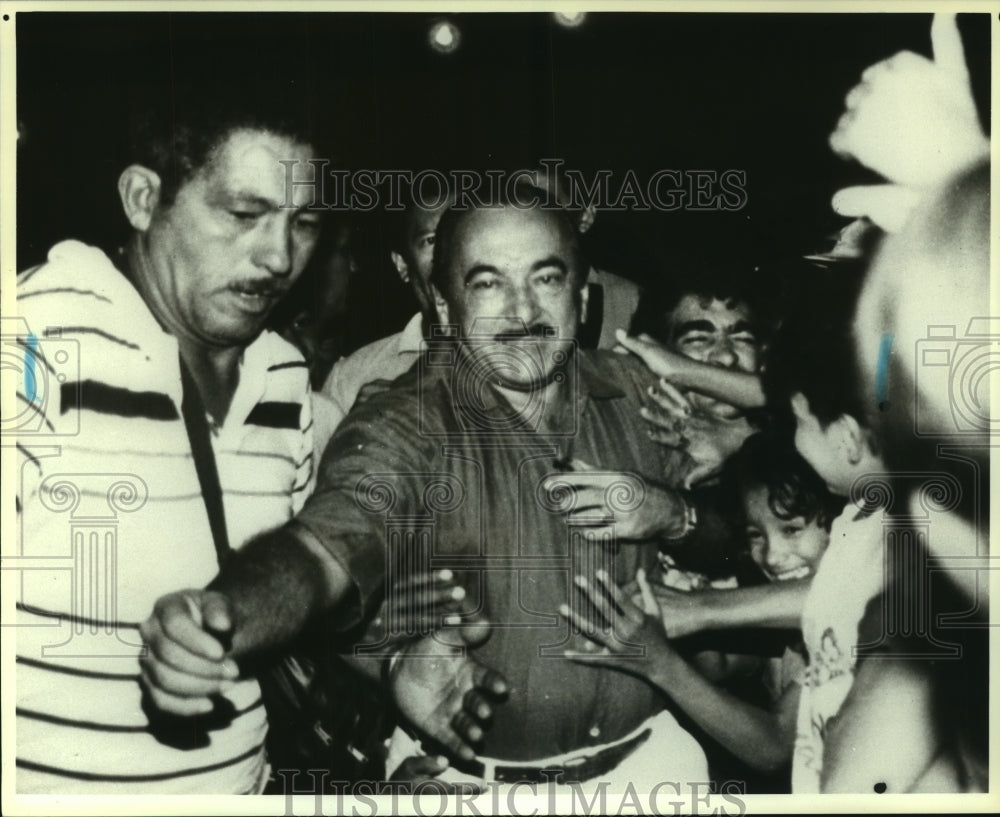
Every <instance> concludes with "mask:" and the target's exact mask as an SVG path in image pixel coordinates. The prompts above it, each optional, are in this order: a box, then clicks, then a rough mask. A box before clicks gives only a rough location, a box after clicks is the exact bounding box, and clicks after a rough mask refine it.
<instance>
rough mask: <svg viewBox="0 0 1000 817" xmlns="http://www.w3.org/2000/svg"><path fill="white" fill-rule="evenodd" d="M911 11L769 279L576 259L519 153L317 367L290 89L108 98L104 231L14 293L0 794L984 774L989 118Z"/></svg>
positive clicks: (318, 308)
mask: <svg viewBox="0 0 1000 817" xmlns="http://www.w3.org/2000/svg"><path fill="white" fill-rule="evenodd" d="M932 35H933V43H934V49H935V50H934V58H933V59H928V58H925V57H919V56H917V55H915V54H911V53H903V54H898V55H896V56H895V57H892V58H890V59H888V60H886V61H884V62H882V63H879V64H877V65H874V66H872V67H871V68H870V69H868V71H866V72H865V74H864V76H863V77H862V80H861V82H860V83H859V84H858V86H857V87H856V88H854V89H853V90H852V91H851V92H850V94H849V95H848V97H847V100H846V110H845V113H844V115H843V117H842V118H841V120H840V121H839V122H838V123H837V126H836V129H835V131H834V132H833V133H832V134H831V137H830V145H831V147H832V148H833V149H834V150H835V151H837V152H838V153H839V154H841V155H842V156H844V157H845V159H849V160H853V161H857V162H859V163H861V164H862V165H864V166H866V167H868V168H869V169H871V170H873V171H875V172H877V173H879V174H881V175H882V176H884V177H885V180H886V183H885V184H884V185H881V186H879V187H874V188H872V187H869V188H853V189H849V190H845V191H841V192H840V193H838V194H837V196H836V198H835V200H834V207H835V209H836V210H837V212H839V213H841V214H842V215H844V216H845V217H849V218H850V219H853V220H852V221H851V222H850V224H849V225H848V226H847V227H845V229H844V231H843V233H842V234H841V239H842V240H841V241H840V242H839V243H838V245H837V246H836V247H835V248H833V250H831V251H829V252H818V254H817V255H816V256H813V257H811V260H804V259H803V260H802V261H801V263H800V264H799V265H798V266H797V267H795V270H794V272H795V274H794V275H792V276H790V277H787V276H786V278H787V280H786V284H787V286H786V287H785V290H786V291H785V292H784V293H783V295H782V297H781V298H780V299H777V298H775V297H773V295H774V292H773V290H768V289H767V288H765V287H762V286H761V284H760V280H761V278H760V276H761V273H762V271H761V270H759V269H756V270H755V267H757V266H759V265H758V264H757V260H756V259H754V258H743V259H737V260H731V259H730V260H729V261H726V262H722V261H718V260H714V259H713V260H710V261H709V260H706V261H705V262H703V263H701V264H697V265H692V267H691V268H686V269H678V270H671V271H669V274H666V273H665V274H664V276H663V281H662V283H661V284H659V285H654V286H647V287H645V288H640V287H639V286H638V285H637V284H636V283H634V282H632V281H630V280H629V279H628V278H627V277H624V276H621V275H618V274H615V271H612V270H603V269H598V268H596V267H595V266H594V265H593V264H591V263H590V261H589V260H588V258H587V255H586V248H585V241H584V234H585V233H586V232H587V230H588V228H589V226H590V224H591V223H592V222H593V219H594V218H595V213H594V212H593V211H592V210H590V209H584V210H580V209H574V208H573V207H572V206H570V205H568V204H566V203H565V196H563V195H561V191H559V190H558V189H556V188H557V187H558V185H557V182H556V181H555V180H554V179H552V178H551V177H549V176H547V175H546V173H545V172H544V171H543V170H539V171H538V172H537V173H536V174H535V175H534V177H533V178H526V179H523V180H521V182H520V183H519V184H518V185H516V186H515V187H514V192H515V193H517V194H520V193H535V194H538V195H536V196H535V199H536V204H535V206H530V207H524V206H522V205H521V204H520V202H521V201H523V199H522V198H521V197H520V195H515V196H511V195H507V193H509V192H510V191H507V193H505V192H497V193H496V195H494V196H493V197H492V198H490V199H489V200H488V201H486V202H482V203H480V204H479V205H476V206H468V205H467V202H464V201H463V200H461V197H460V196H459V195H458V193H457V192H456V191H452V195H451V196H450V197H448V198H447V200H446V201H443V202H441V205H440V206H439V207H437V208H427V207H422V206H420V205H419V203H418V202H417V201H416V198H415V197H413V198H411V200H410V201H409V204H408V206H407V207H406V209H405V211H404V212H403V213H401V214H396V215H395V216H394V217H393V218H392V219H391V224H392V225H393V229H392V230H389V231H387V234H388V235H390V236H391V238H390V239H389V240H388V241H387V247H386V255H387V256H388V257H389V259H391V263H392V265H393V267H394V268H395V270H396V271H397V272H398V274H399V276H400V278H401V280H402V281H403V282H404V283H405V284H406V285H407V286H408V287H409V289H410V290H411V291H412V295H413V299H414V303H415V307H416V312H415V313H414V314H413V316H412V318H411V319H410V320H409V321H408V322H407V323H406V324H405V326H402V327H400V328H399V331H397V332H396V333H395V334H392V335H390V336H388V337H385V338H383V339H381V340H378V341H376V342H374V343H372V344H369V345H367V346H364V347H363V348H361V349H357V350H354V351H351V352H350V353H349V354H342V353H343V352H344V351H346V350H344V349H343V348H342V344H339V343H338V342H337V340H336V338H337V331H338V330H337V323H338V321H339V320H341V319H342V318H343V315H344V295H343V293H344V292H345V291H346V289H347V288H348V287H350V285H351V281H352V280H353V279H355V278H356V276H357V275H359V274H362V273H359V271H358V269H357V266H356V265H355V264H354V263H353V261H352V259H351V256H350V236H351V230H350V229H349V228H348V227H346V226H344V222H338V223H337V225H336V226H334V225H325V224H323V223H322V222H323V221H324V218H323V217H321V215H320V214H319V213H318V212H317V211H316V210H315V209H313V208H311V207H310V206H309V186H308V183H307V182H308V181H309V179H310V178H311V174H312V167H311V165H310V164H309V159H310V158H313V157H314V145H313V144H312V143H311V141H310V135H309V132H308V128H307V127H306V125H304V124H303V122H304V121H305V120H308V116H307V115H306V114H307V113H308V112H301V111H300V112H297V114H298V115H297V116H296V112H294V111H292V112H289V111H287V110H284V109H283V108H282V106H280V105H275V106H273V107H274V108H275V109H274V110H272V106H271V105H270V104H264V103H261V102H260V101H259V100H256V101H254V102H253V104H249V105H248V104H244V103H245V101H244V100H242V99H241V97H240V95H239V94H232V95H231V96H230V97H228V98H219V97H217V96H208V97H207V98H205V96H206V95H205V94H204V93H202V94H200V95H198V96H197V97H192V98H191V99H185V98H183V96H180V97H179V98H178V99H177V100H175V102H176V105H175V107H174V109H173V110H171V111H169V117H165V116H161V117H160V118H159V119H157V118H156V117H153V118H149V119H144V120H141V121H140V122H139V123H138V124H139V127H138V128H137V131H136V139H135V153H134V155H133V156H132V157H130V160H129V162H128V163H127V165H126V166H125V167H124V170H123V171H122V172H121V175H120V177H119V179H118V191H119V194H120V199H121V203H122V207H123V211H124V214H125V217H126V219H127V221H128V223H129V225H130V227H131V237H130V240H129V241H128V243H127V244H126V245H125V246H123V247H122V248H120V249H119V250H118V251H116V252H108V253H105V252H104V251H102V250H99V249H97V248H94V247H90V246H87V245H85V244H82V243H80V242H77V241H66V242H63V243H61V244H58V245H56V246H55V247H53V248H52V250H51V251H50V253H49V255H48V259H47V260H46V261H45V263H43V264H41V265H40V266H37V267H35V268H33V269H30V270H27V271H24V272H23V273H21V274H20V275H19V276H18V282H17V288H18V289H17V298H18V300H17V303H18V310H19V313H20V317H21V318H22V319H23V320H24V324H23V325H24V327H25V333H26V334H25V337H24V338H22V339H20V342H21V343H22V345H23V346H24V348H25V353H26V354H27V355H30V356H32V357H33V359H34V360H35V361H36V363H37V369H38V372H39V376H40V377H41V378H43V379H44V378H48V379H47V380H45V382H46V383H49V384H51V386H49V387H47V388H45V389H44V390H42V391H43V393H39V387H37V386H36V384H35V383H34V381H33V382H32V384H31V385H30V386H29V385H28V384H27V383H26V382H22V383H21V384H20V386H19V392H18V398H19V400H20V401H21V403H22V405H23V409H24V411H25V412H28V413H29V414H30V415H31V416H32V417H33V418H34V419H35V420H36V421H37V422H36V425H37V427H38V429H39V430H40V433H39V434H38V435H37V436H32V437H29V436H25V437H24V438H23V439H21V440H20V441H19V442H18V445H17V448H18V451H19V456H20V457H21V462H20V467H19V473H20V474H21V483H20V486H19V492H18V512H19V514H20V525H21V531H22V537H23V540H24V541H23V543H22V550H23V552H25V553H28V554H30V555H31V556H32V557H33V558H39V559H45V558H48V559H51V560H53V562H52V564H53V565H55V567H53V568H45V567H44V566H43V568H42V569H38V570H32V571H26V572H25V574H24V576H23V579H22V583H21V592H20V595H19V598H18V603H17V620H16V624H17V625H18V627H17V677H16V684H17V746H16V754H17V761H16V763H17V782H16V788H17V791H18V792H19V793H62V794H98V793H101V794H103V793H115V794H118V793H156V794H180V793H210V794H234V793H248V794H249V793H256V794H261V793H281V792H283V791H284V790H285V789H284V787H285V786H287V785H288V784H289V780H290V779H291V778H290V777H289V775H288V774H287V773H288V772H289V771H292V772H296V771H297V772H311V774H310V775H298V776H297V777H295V783H294V786H295V790H296V791H303V790H304V789H305V788H306V787H308V786H309V785H310V781H311V783H312V784H314V785H317V786H321V787H322V786H329V785H330V783H329V781H330V780H335V781H341V782H345V781H346V783H348V784H350V783H351V782H353V781H357V780H368V781H376V782H379V781H381V782H386V783H388V782H390V781H397V782H401V783H404V784H406V785H415V784H418V783H422V782H425V781H432V780H433V781H436V785H440V786H441V787H444V788H445V789H446V790H449V791H452V790H456V789H457V788H458V787H462V786H471V787H476V786H483V785H484V784H486V783H488V782H490V781H498V782H501V783H513V782H518V781H527V782H534V783H545V782H549V781H555V783H554V784H555V785H556V786H557V787H560V788H561V789H567V790H568V789H569V788H570V787H575V788H576V790H579V791H584V792H586V791H592V790H594V789H595V787H598V786H602V785H603V786H610V787H611V789H613V790H614V789H618V788H621V787H623V786H625V785H627V784H630V785H632V786H633V787H634V788H635V789H637V790H640V791H648V790H651V789H653V788H655V787H656V786H657V785H659V784H662V783H663V782H664V781H667V782H673V783H676V784H679V785H687V784H690V783H701V782H707V781H734V780H735V781H742V784H743V787H744V788H743V790H744V791H745V793H750V794H754V793H781V792H791V793H813V792H835V791H839V792H855V793H871V792H884V791H887V792H892V793H898V792H912V791H923V792H981V791H986V790H988V788H989V780H988V774H987V771H988V759H989V758H988V754H987V739H988V713H989V702H988V680H989V679H988V669H987V664H988V660H987V659H988V652H987V644H986V633H987V629H986V625H987V624H988V621H989V607H988V599H987V597H986V594H985V581H984V579H983V577H984V576H985V575H986V574H985V570H984V568H985V566H986V563H985V561H984V559H985V557H986V556H988V535H989V532H988V529H987V520H988V508H989V491H988V485H987V480H988V472H989V458H988V451H989V448H988V446H987V445H986V436H987V435H988V434H989V433H990V432H991V431H992V430H993V428H994V425H995V421H993V420H992V419H990V418H991V415H990V413H989V404H988V377H987V374H986V373H987V372H988V365H987V364H985V363H983V362H982V354H983V349H984V348H986V347H988V344H989V343H990V342H991V341H990V339H989V337H990V335H989V332H988V331H986V332H984V331H983V330H981V329H975V328H972V326H971V325H970V321H973V322H974V319H975V320H979V319H981V317H982V316H983V314H984V312H985V311H986V307H984V299H985V297H986V294H987V293H988V291H989V249H990V243H989V235H990V234H989V200H990V199H989V197H990V165H989V138H988V136H987V135H986V134H985V132H984V129H983V127H982V125H981V124H980V121H979V117H978V114H977V112H976V108H975V105H974V104H973V102H972V99H971V94H970V91H969V86H968V73H967V69H966V67H965V63H964V60H963V57H962V44H961V38H960V37H959V34H958V30H957V28H956V27H955V22H954V17H950V18H949V17H947V16H941V15H939V16H938V17H937V18H936V19H935V23H934V31H933V32H932ZM275 102H280V100H275ZM289 168H292V171H291V172H293V173H294V174H295V175H294V179H293V180H294V181H296V182H301V184H292V185H289V184H288V179H287V177H286V173H287V172H289ZM289 191H291V193H292V194H293V196H294V201H292V202H291V206H289V204H290V202H289V201H288V199H287V196H288V192H289ZM552 199H555V200H557V201H558V202H561V203H558V204H557V206H543V205H542V204H541V202H545V201H550V200H552ZM596 217H597V218H599V217H600V215H599V213H598V214H596ZM387 221H389V220H388V219H387ZM321 227H322V228H327V227H333V229H332V232H328V236H327V237H326V238H324V239H323V240H322V242H321V239H320V231H321ZM317 247H319V250H318V252H319V253H320V254H321V258H320V262H321V263H318V264H316V265H315V269H316V270H319V272H316V273H315V274H312V273H311V274H312V276H313V277H311V278H310V279H308V280H309V281H310V284H309V289H308V292H309V293H310V296H309V297H308V298H307V299H306V300H305V301H301V302H296V303H295V304H294V308H289V307H288V305H287V302H286V304H285V305H284V306H279V304H280V303H281V302H282V300H283V299H286V296H288V294H289V292H290V291H291V290H292V289H293V287H294V285H295V284H296V281H297V280H299V279H300V277H301V276H302V275H303V271H304V270H305V269H306V267H307V264H308V262H309V260H310V258H311V257H312V256H313V254H314V252H316V251H317ZM818 249H819V248H818ZM763 272H764V273H765V274H766V270H765V271H763ZM303 280H306V279H303ZM286 301H287V299H286ZM941 325H948V326H951V327H953V328H956V329H954V330H953V331H952V334H951V335H950V336H948V337H947V338H945V337H944V336H942V335H935V334H933V333H930V334H929V331H928V330H929V327H935V326H941ZM966 327H970V328H969V329H968V330H966ZM956 331H957V332H964V333H965V334H964V335H956V334H955V332H956ZM29 332H30V333H33V334H30V335H29V334H28V333H29ZM69 342H72V343H75V344H76V345H77V347H78V348H79V355H78V358H77V361H78V365H77V368H76V369H75V370H74V371H73V373H72V377H66V376H64V375H65V374H66V370H65V369H61V368H59V367H60V365H61V364H60V361H61V360H63V358H59V357H57V354H58V353H59V351H58V350H59V349H60V348H61V347H59V346H58V344H60V343H63V344H65V343H69ZM984 344H985V345H986V347H984ZM932 347H933V348H932ZM341 354H342V356H340V357H339V358H338V355H341ZM963 366H964V367H965V369H963V368H962V367H963ZM932 367H938V368H934V369H933V371H932ZM941 367H944V369H945V370H946V373H947V376H942V375H939V370H940V368H941ZM970 367H971V368H970ZM977 367H978V368H977ZM984 367H986V368H985V369H984ZM40 382H41V381H40ZM52 439H55V440H57V441H58V445H59V451H58V454H54V453H53V451H52V448H51V445H52V443H51V440H52ZM943 444H948V445H943ZM102 503H103V504H102ZM108 507H110V508H111V509H112V511H114V512H115V513H113V514H112V517H108ZM102 520H103V521H102ZM67 524H69V525H70V527H71V528H72V535H71V542H72V549H73V550H72V554H71V558H70V559H67V546H66V541H67V535H68V534H67Z"/></svg>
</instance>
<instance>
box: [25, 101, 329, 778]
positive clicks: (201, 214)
mask: <svg viewBox="0 0 1000 817" xmlns="http://www.w3.org/2000/svg"><path fill="white" fill-rule="evenodd" d="M286 96H287V94H275V95H274V97H275V98H279V97H286ZM262 99H266V97H265V96H264V95H263V94H261V93H260V89H259V88H256V89H254V95H253V98H252V99H251V98H248V99H246V100H238V99H235V98H234V97H233V91H232V89H227V90H226V92H225V94H222V95H213V94H210V93H208V92H206V91H205V90H204V89H203V90H202V91H201V92H199V93H195V92H191V94H190V96H188V95H186V93H185V91H184V89H181V88H174V89H173V99H172V102H173V106H172V108H171V110H170V111H169V115H170V118H169V119H167V118H166V117H165V116H164V117H162V118H161V120H162V121H161V122H160V125H161V126H162V127H161V128H160V129H157V128H156V126H155V125H154V124H153V122H154V120H148V121H147V122H146V123H145V124H144V126H143V128H141V129H140V130H139V132H138V133H139V136H140V137H141V138H140V140H139V141H138V142H137V145H136V152H135V154H134V155H133V156H132V157H131V164H129V165H128V166H127V167H126V168H125V170H124V171H123V172H122V173H121V176H120V177H119V180H118V190H119V193H120V197H121V203H122V207H123V209H124V213H125V216H126V218H127V220H128V222H129V224H130V225H131V227H132V232H131V238H130V240H129V241H128V244H127V246H126V247H125V248H124V249H122V250H121V251H119V253H118V254H117V255H115V256H114V257H113V258H112V257H109V256H108V255H105V254H104V253H103V252H102V251H101V250H98V249H96V248H94V247H90V246H86V245H85V244H82V243H80V242H77V241H65V242H62V243H60V244H57V245H56V246H55V247H54V248H52V250H51V251H50V253H49V255H48V259H47V260H46V262H45V263H43V264H41V265H40V266H38V267H36V268H34V269H32V270H29V271H26V272H24V273H23V274H22V275H21V276H20V277H19V280H18V301H17V303H18V310H19V312H20V317H21V318H22V319H23V321H24V323H23V324H22V325H23V326H24V330H25V331H24V334H25V337H23V338H20V339H19V340H20V341H21V342H22V344H23V346H24V353H25V363H26V366H25V369H26V375H25V378H24V379H23V380H22V382H21V383H20V384H19V392H18V399H19V402H20V403H21V407H20V408H21V410H22V416H23V417H25V418H27V419H26V421H25V423H24V424H23V426H22V427H23V428H25V429H28V428H29V426H30V428H31V429H32V430H34V431H36V432H37V433H33V434H30V435H29V434H27V433H26V434H24V435H21V436H20V439H19V442H18V445H17V448H18V449H19V452H20V455H21V462H20V468H19V474H20V483H19V491H18V508H19V510H20V514H21V518H20V520H19V524H20V531H21V548H20V554H21V555H22V556H23V557H25V558H26V559H29V560H30V561H31V565H30V566H31V567H32V568H34V569H32V570H23V571H22V573H21V579H22V581H21V589H20V594H19V597H18V603H17V627H18V629H17V746H16V751H17V786H16V788H17V791H18V792H19V793H22V794H23V793H62V794H96V793H100V794H107V793H123V794H126V793H127V794H133V793H135V794H141V793H157V794H166V793H222V794H224V793H242V792H259V791H260V790H261V789H262V787H263V784H264V782H265V781H266V777H267V763H266V757H265V753H264V738H265V734H266V730H267V717H266V714H265V711H264V708H263V706H262V701H261V693H260V688H259V686H258V683H257V681H256V680H254V679H253V678H252V677H240V676H239V674H238V671H237V668H236V666H235V664H232V663H229V664H227V665H226V667H225V672H226V673H227V677H228V679H229V681H228V683H227V685H226V688H225V689H224V690H223V691H222V692H220V694H219V695H218V696H216V697H215V698H214V700H213V702H212V705H211V707H210V708H209V710H210V711H200V715H199V717H197V718H195V719H193V720H192V719H187V718H178V719H171V718H164V717H163V716H161V715H157V714H155V709H154V708H151V707H150V706H149V701H148V698H147V697H146V694H145V693H143V686H142V684H140V683H139V680H140V675H141V673H142V672H145V671H146V670H141V669H140V655H141V652H142V650H143V646H142V639H141V637H140V634H139V629H138V628H139V622H141V621H142V620H143V619H145V618H146V617H147V616H148V615H149V613H150V610H151V609H152V607H153V603H154V601H155V600H156V599H157V597H159V596H161V595H163V594H164V593H166V592H170V591H173V590H177V589H178V588H183V587H190V586H201V585H204V584H206V583H207V582H209V581H210V580H211V579H212V578H213V576H215V575H216V574H217V573H218V570H219V565H220V563H221V562H223V561H225V560H226V558H227V555H228V554H229V553H230V552H231V550H232V549H237V550H238V549H239V548H240V547H241V546H242V545H243V544H244V543H246V542H247V541H248V540H249V539H250V538H252V537H253V536H255V535H257V534H260V533H261V532H263V531H266V530H269V529H271V528H274V527H276V526H278V525H281V524H282V523H284V522H286V521H287V520H289V519H290V518H291V517H292V516H293V515H294V514H295V513H296V512H297V511H298V510H299V509H300V507H301V505H302V503H303V501H304V499H305V497H306V496H307V495H308V493H309V492H310V491H311V488H312V485H313V454H312V431H311V426H312V422H311V412H310V407H309V406H310V403H309V394H308V379H307V371H306V368H305V364H304V362H303V360H302V357H301V356H300V354H299V353H298V351H297V350H296V349H295V348H294V347H293V346H292V345H291V344H289V343H287V342H286V341H284V340H282V339H281V338H280V337H279V336H278V335H277V334H275V333H273V332H270V331H265V330H264V325H265V321H266V320H267V318H268V315H269V313H270V312H271V310H272V308H273V307H274V305H275V304H276V303H277V301H278V300H279V299H280V298H281V297H282V295H283V294H284V293H285V292H286V291H287V290H288V288H289V287H290V286H291V284H292V283H293V282H294V281H295V280H296V278H297V277H298V276H299V274H300V273H301V272H302V269H303V267H304V266H305V264H306V262H307V260H308V258H309V256H310V254H311V253H312V251H313V247H314V245H315V243H316V240H317V235H318V230H319V226H320V224H319V218H320V216H319V214H318V213H317V212H315V211H310V210H309V209H308V208H307V206H306V205H307V203H308V201H307V199H309V198H311V194H310V191H309V188H308V185H303V186H295V185H290V186H289V189H291V190H292V191H293V192H294V195H293V196H291V198H292V201H289V200H288V199H289V193H287V192H286V182H287V181H288V179H286V172H287V170H288V168H292V172H293V173H294V176H293V177H292V178H293V180H296V181H298V180H302V181H309V180H310V179H311V177H312V167H311V166H310V165H309V164H307V160H308V159H309V158H310V157H312V156H313V155H314V154H313V150H312V147H311V146H310V140H309V139H308V138H306V137H305V136H304V135H303V134H304V130H303V129H302V128H301V127H300V126H299V124H298V123H297V122H296V121H295V120H293V119H292V118H289V117H288V116H286V115H285V110H282V111H269V110H267V109H266V108H265V105H266V103H264V102H262ZM165 113H166V112H165ZM283 161H284V162H285V163H286V164H285V165H283V164H282V162H283ZM29 421H30V422H29ZM25 564H26V565H27V562H25ZM167 660H168V661H169V656H167ZM156 667H157V669H156V671H157V672H160V673H168V672H169V671H170V670H169V666H168V665H163V664H157V665H156ZM188 714H190V715H195V714H198V712H196V709H195V708H194V707H191V708H189V710H188Z"/></svg>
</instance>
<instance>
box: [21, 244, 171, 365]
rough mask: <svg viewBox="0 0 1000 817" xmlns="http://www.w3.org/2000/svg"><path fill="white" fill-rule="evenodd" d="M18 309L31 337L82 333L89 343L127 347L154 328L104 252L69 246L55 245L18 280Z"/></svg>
mask: <svg viewBox="0 0 1000 817" xmlns="http://www.w3.org/2000/svg"><path fill="white" fill-rule="evenodd" d="M17 308H18V314H19V315H20V316H21V317H22V318H23V319H24V320H25V321H27V323H28V325H29V327H30V330H31V331H34V332H37V331H45V330H47V329H48V328H50V327H52V328H54V327H74V328H76V329H80V328H81V327H82V328H83V329H82V330H81V331H87V332H89V333H90V337H92V338H93V337H98V336H100V337H107V336H108V335H111V336H114V337H116V338H119V339H120V340H121V341H122V342H123V343H124V345H125V346H128V347H131V346H134V342H135V340H136V339H135V335H136V334H137V333H139V334H141V333H142V332H143V331H146V330H148V329H149V328H150V327H151V325H155V324H151V322H152V321H153V318H152V316H151V315H150V313H149V310H148V307H146V305H145V303H144V302H143V300H142V297H141V296H140V295H139V293H138V292H137V291H136V289H135V287H134V286H132V284H131V283H130V282H129V280H128V279H127V278H126V277H125V275H124V274H122V272H121V271H120V270H119V269H118V268H117V267H116V266H115V265H114V263H113V262H112V261H111V259H110V258H109V257H108V256H107V255H106V254H105V253H104V251H103V250H100V249H98V248H97V247H91V246H88V245H87V244H84V243H83V242H80V241H73V240H71V241H62V242H60V243H59V244H56V245H55V246H54V247H52V249H51V250H49V253H48V256H47V258H46V260H45V261H44V262H43V263H42V264H39V265H38V266H36V267H32V268H31V269H28V270H25V271H24V272H22V273H21V274H20V275H19V276H18V279H17ZM147 316H148V317H147Z"/></svg>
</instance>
